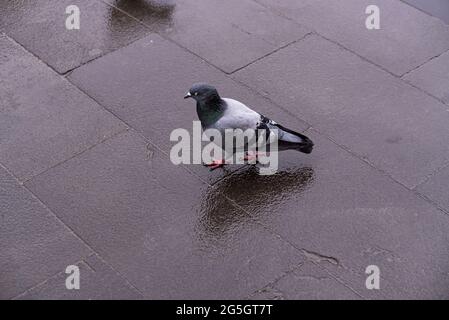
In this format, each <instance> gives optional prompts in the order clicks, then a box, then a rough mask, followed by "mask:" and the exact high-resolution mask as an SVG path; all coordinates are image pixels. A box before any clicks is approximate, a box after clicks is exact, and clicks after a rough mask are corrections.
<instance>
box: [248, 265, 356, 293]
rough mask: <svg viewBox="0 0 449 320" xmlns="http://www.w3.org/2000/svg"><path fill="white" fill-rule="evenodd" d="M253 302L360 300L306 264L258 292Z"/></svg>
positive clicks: (329, 277)
mask: <svg viewBox="0 0 449 320" xmlns="http://www.w3.org/2000/svg"><path fill="white" fill-rule="evenodd" d="M250 298H251V299H255V300H354V299H360V296H358V295H357V294H356V293H354V292H353V291H351V289H349V288H347V287H345V286H344V285H343V284H341V283H339V282H338V281H337V280H335V279H334V278H333V277H332V276H330V275H329V274H328V273H327V272H326V271H325V270H321V269H319V268H317V267H316V266H315V265H314V264H313V263H310V262H306V263H304V264H303V265H301V266H300V267H299V268H297V269H295V270H293V271H292V272H289V273H287V274H286V275H285V276H283V277H282V278H280V279H278V280H276V281H275V282H274V283H273V284H270V285H269V286H267V287H265V288H263V289H260V290H258V291H257V292H255V293H254V294H253V295H252V296H251V297H250Z"/></svg>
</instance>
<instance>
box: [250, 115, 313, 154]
mask: <svg viewBox="0 0 449 320" xmlns="http://www.w3.org/2000/svg"><path fill="white" fill-rule="evenodd" d="M257 129H265V130H267V131H274V130H276V134H277V139H278V148H279V151H282V150H289V149H294V150H298V151H301V152H304V153H311V152H312V149H313V142H312V140H310V139H309V138H308V137H306V136H305V135H303V134H301V133H299V132H296V131H293V130H291V129H288V128H286V127H284V126H282V125H280V124H278V123H276V122H275V121H273V120H271V119H269V118H267V117H265V116H263V115H261V120H260V122H259V124H258V127H257Z"/></svg>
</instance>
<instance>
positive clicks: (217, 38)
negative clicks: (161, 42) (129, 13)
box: [162, 0, 309, 73]
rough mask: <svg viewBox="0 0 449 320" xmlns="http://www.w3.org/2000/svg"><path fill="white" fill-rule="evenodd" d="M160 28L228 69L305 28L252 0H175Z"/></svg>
mask: <svg viewBox="0 0 449 320" xmlns="http://www.w3.org/2000/svg"><path fill="white" fill-rule="evenodd" d="M162 32H163V33H165V34H166V35H167V36H168V37H170V38H171V39H173V40H175V41H176V42H178V43H180V44H181V45H182V46H184V47H186V48H187V49H189V50H190V51H192V52H194V53H195V54H197V55H199V56H200V57H202V58H204V59H206V60H207V61H209V62H211V63H212V64H214V65H215V66H217V67H218V68H220V69H221V70H224V71H225V72H227V73H231V72H233V71H235V70H236V69H238V68H241V67H243V66H245V65H247V64H248V63H251V62H252V61H254V60H256V59H258V58H260V57H263V56H264V55H266V54H268V53H270V52H272V51H274V50H276V49H278V48H280V47H282V46H284V45H286V44H288V43H290V42H292V41H295V40H298V39H300V38H302V37H303V36H304V35H305V34H306V33H308V32H309V30H308V29H306V28H305V27H303V26H300V25H298V24H296V23H294V22H292V21H289V20H288V19H285V18H283V17H280V16H279V15H276V14H275V13H273V12H271V11H270V10H267V9H266V8H264V7H263V6H261V5H259V4H257V3H255V2H254V1H252V0H228V1H220V0H178V1H176V6H175V8H174V11H173V14H172V16H171V19H170V20H168V21H167V27H166V28H165V30H164V29H162Z"/></svg>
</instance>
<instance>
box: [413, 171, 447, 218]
mask: <svg viewBox="0 0 449 320" xmlns="http://www.w3.org/2000/svg"><path fill="white" fill-rule="evenodd" d="M448 181H449V166H446V167H445V168H443V169H441V170H439V171H437V172H436V173H435V174H434V175H433V176H431V177H430V178H429V179H428V180H427V181H425V182H423V183H422V184H421V185H419V186H418V187H417V188H416V190H418V192H420V193H422V194H423V195H425V196H427V197H428V198H430V199H431V200H433V201H435V202H437V203H438V204H439V205H440V206H441V207H443V208H444V209H445V210H446V211H447V212H449V188H448Z"/></svg>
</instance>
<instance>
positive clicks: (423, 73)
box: [403, 51, 449, 111]
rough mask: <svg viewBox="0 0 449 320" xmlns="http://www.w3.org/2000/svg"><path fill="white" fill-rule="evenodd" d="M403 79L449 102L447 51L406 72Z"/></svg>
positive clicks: (448, 53) (448, 60)
mask: <svg viewBox="0 0 449 320" xmlns="http://www.w3.org/2000/svg"><path fill="white" fill-rule="evenodd" d="M403 79H404V80H406V81H408V82H410V83H411V84H413V85H415V86H417V87H418V88H421V89H423V90H424V91H426V92H428V93H430V94H431V95H433V96H435V97H437V98H438V99H441V100H442V101H443V102H444V103H446V104H449V51H448V52H445V53H443V54H442V55H441V56H439V57H437V58H435V59H433V60H431V61H429V62H427V63H426V64H424V65H422V66H421V67H419V68H418V69H416V70H413V71H412V72H410V73H408V74H406V75H405V76H404V77H403ZM447 110H448V111H449V108H447Z"/></svg>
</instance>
